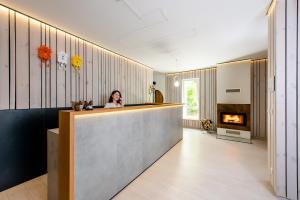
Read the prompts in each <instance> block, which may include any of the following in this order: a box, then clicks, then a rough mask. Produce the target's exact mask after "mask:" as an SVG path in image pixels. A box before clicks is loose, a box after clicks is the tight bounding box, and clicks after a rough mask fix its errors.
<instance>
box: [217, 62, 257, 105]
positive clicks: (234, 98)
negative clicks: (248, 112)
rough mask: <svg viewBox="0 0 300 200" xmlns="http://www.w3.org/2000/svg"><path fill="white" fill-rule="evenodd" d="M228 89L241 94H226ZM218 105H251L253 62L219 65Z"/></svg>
mask: <svg viewBox="0 0 300 200" xmlns="http://www.w3.org/2000/svg"><path fill="white" fill-rule="evenodd" d="M226 89H240V92H233V93H226ZM217 103H225V104H226V103H230V104H251V61H250V60H249V61H248V60H246V61H241V62H232V63H226V64H219V65H217Z"/></svg>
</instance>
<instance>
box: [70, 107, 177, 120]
mask: <svg viewBox="0 0 300 200" xmlns="http://www.w3.org/2000/svg"><path fill="white" fill-rule="evenodd" d="M176 107H182V105H170V106H158V107H156V106H154V107H148V108H136V109H134V108H133V109H129V110H122V108H121V109H118V108H107V109H110V110H109V111H107V112H101V111H100V112H99V113H85V114H80V111H78V114H76V113H75V114H74V118H75V119H79V118H86V117H95V116H102V115H116V114H120V113H128V112H140V111H147V110H160V109H167V108H176ZM114 109H115V110H114ZM100 110H101V109H100Z"/></svg>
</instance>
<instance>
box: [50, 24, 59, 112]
mask: <svg viewBox="0 0 300 200" xmlns="http://www.w3.org/2000/svg"><path fill="white" fill-rule="evenodd" d="M49 47H50V48H51V51H52V55H51V61H50V107H51V108H56V107H57V103H56V97H57V92H56V91H57V73H56V72H57V71H56V56H55V55H56V29H54V28H50V42H49Z"/></svg>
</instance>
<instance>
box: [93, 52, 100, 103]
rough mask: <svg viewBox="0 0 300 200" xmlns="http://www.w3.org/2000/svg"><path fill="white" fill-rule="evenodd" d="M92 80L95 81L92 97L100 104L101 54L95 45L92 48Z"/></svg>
mask: <svg viewBox="0 0 300 200" xmlns="http://www.w3.org/2000/svg"><path fill="white" fill-rule="evenodd" d="M92 60H93V61H92V62H93V63H92V67H93V68H92V76H93V77H92V81H93V91H92V99H93V102H94V104H95V105H99V93H98V91H99V89H98V88H99V77H98V76H99V64H98V62H99V56H98V50H97V48H95V47H93V49H92Z"/></svg>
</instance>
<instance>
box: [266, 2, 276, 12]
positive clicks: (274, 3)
mask: <svg viewBox="0 0 300 200" xmlns="http://www.w3.org/2000/svg"><path fill="white" fill-rule="evenodd" d="M275 5H276V0H272V2H271V4H270V6H269V8H268V11H267V13H266V15H270V13H271V12H272V11H273V9H274V7H275Z"/></svg>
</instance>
